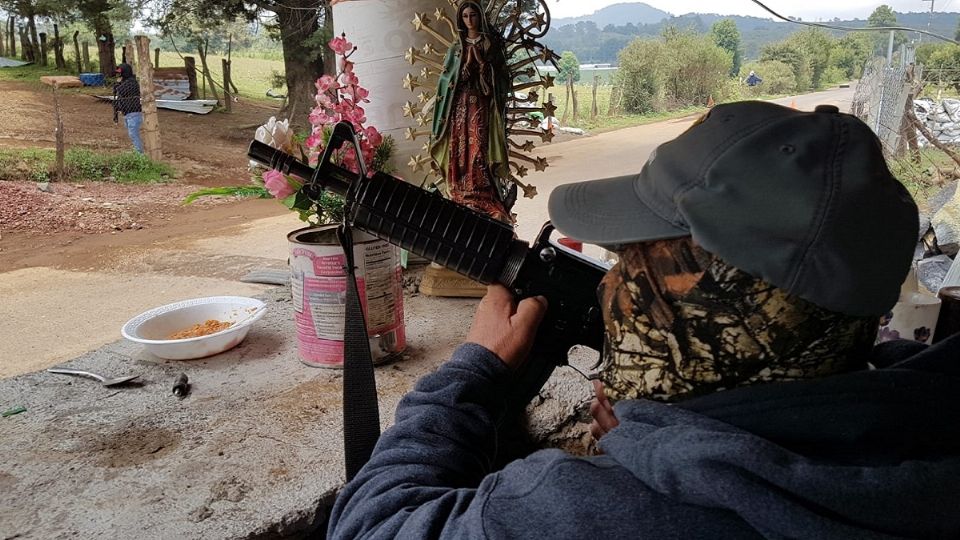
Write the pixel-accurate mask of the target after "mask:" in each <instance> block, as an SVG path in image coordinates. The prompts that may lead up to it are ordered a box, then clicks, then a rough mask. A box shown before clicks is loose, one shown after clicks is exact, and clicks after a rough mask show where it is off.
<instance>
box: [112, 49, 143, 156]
mask: <svg viewBox="0 0 960 540" xmlns="http://www.w3.org/2000/svg"><path fill="white" fill-rule="evenodd" d="M116 72H117V74H118V75H120V81H119V82H117V83H116V84H114V85H113V123H114V124H117V123H119V122H118V117H117V114H118V113H123V121H124V123H125V124H126V125H127V133H128V134H129V135H130V141H131V142H133V147H134V148H136V149H137V152H140V153H141V154H142V153H143V141H141V140H140V126H141V125H142V124H143V109H141V108H140V82H139V81H137V78H136V77H134V76H133V68H131V67H130V64H120V65H119V66H117V71H116Z"/></svg>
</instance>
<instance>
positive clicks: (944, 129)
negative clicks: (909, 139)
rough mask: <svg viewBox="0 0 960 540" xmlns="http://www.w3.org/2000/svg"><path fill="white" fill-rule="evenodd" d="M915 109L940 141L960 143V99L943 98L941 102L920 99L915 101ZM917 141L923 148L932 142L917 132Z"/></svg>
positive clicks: (919, 117) (918, 116)
mask: <svg viewBox="0 0 960 540" xmlns="http://www.w3.org/2000/svg"><path fill="white" fill-rule="evenodd" d="M913 111H914V113H915V114H916V115H917V118H918V119H919V120H920V121H921V122H923V124H924V125H925V126H926V127H927V129H929V130H930V132H931V133H933V135H934V136H935V137H936V138H937V140H938V141H940V142H942V143H944V144H960V99H942V100H940V102H939V103H937V102H935V101H934V100H932V99H918V100H916V101H914V102H913ZM917 142H918V143H919V144H920V147H921V148H922V147H926V146H928V145H929V144H930V141H928V140H927V138H926V137H924V136H923V134H922V133H917Z"/></svg>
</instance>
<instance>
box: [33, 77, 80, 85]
mask: <svg viewBox="0 0 960 540" xmlns="http://www.w3.org/2000/svg"><path fill="white" fill-rule="evenodd" d="M40 82H42V83H43V84H46V85H48V86H56V87H57V88H80V87H82V86H83V81H81V80H80V77H75V76H73V75H44V76H43V77H40Z"/></svg>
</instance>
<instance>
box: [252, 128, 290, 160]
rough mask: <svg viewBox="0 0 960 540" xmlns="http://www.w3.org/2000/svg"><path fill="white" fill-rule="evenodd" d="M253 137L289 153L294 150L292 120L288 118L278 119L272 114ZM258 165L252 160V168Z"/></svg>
mask: <svg viewBox="0 0 960 540" xmlns="http://www.w3.org/2000/svg"><path fill="white" fill-rule="evenodd" d="M253 138H254V139H256V140H258V141H260V142H262V143H264V144H266V145H269V146H271V147H273V148H276V149H277V150H281V151H283V152H286V153H288V154H290V153H293V151H294V147H293V130H292V129H290V120H287V119H285V120H277V118H276V117H275V116H271V117H270V119H269V120H267V123H266V124H264V125H262V126H260V127H258V128H257V132H256V134H255V135H254V137H253ZM258 165H259V164H258V163H257V162H255V161H251V162H250V168H251V169H253V168H255V167H257V166H258Z"/></svg>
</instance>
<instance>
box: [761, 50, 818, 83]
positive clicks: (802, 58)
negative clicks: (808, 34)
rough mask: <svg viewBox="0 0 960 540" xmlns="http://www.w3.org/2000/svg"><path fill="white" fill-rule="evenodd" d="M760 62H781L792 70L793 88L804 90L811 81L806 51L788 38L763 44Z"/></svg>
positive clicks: (810, 69)
mask: <svg viewBox="0 0 960 540" xmlns="http://www.w3.org/2000/svg"><path fill="white" fill-rule="evenodd" d="M760 61H761V62H772V61H777V62H783V63H784V64H786V65H788V66H790V70H791V71H793V79H794V81H793V89H794V90H795V91H797V92H806V91H807V90H809V89H810V85H811V82H812V72H813V70H812V68H811V66H810V58H808V56H807V52H806V51H805V50H803V49H800V48H798V47H797V46H796V45H795V44H793V43H789V41H788V40H784V41H780V42H777V43H771V44H769V45H765V46H764V47H763V49H762V50H761V52H760Z"/></svg>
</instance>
